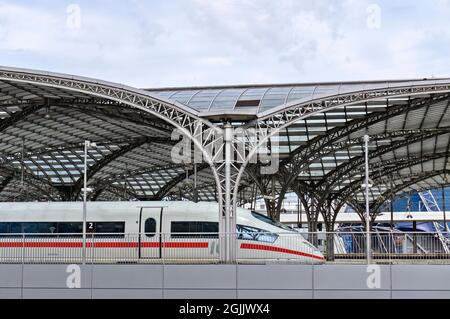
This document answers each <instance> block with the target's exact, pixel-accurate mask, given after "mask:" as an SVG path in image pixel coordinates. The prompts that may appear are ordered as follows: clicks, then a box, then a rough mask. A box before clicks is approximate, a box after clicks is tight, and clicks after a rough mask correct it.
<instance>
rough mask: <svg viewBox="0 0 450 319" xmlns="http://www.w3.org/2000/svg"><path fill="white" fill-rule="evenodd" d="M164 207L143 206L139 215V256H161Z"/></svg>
mask: <svg viewBox="0 0 450 319" xmlns="http://www.w3.org/2000/svg"><path fill="white" fill-rule="evenodd" d="M162 218H163V207H143V208H141V212H140V217H139V258H161V249H162V233H161V230H162Z"/></svg>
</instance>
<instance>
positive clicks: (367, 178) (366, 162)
mask: <svg viewBox="0 0 450 319" xmlns="http://www.w3.org/2000/svg"><path fill="white" fill-rule="evenodd" d="M369 140H370V137H369V135H364V151H365V164H366V165H365V166H366V182H365V185H364V186H365V189H366V254H367V264H368V265H370V207H369Z"/></svg>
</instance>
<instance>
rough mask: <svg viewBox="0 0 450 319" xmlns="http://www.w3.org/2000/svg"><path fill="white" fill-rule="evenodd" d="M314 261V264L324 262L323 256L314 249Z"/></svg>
mask: <svg viewBox="0 0 450 319" xmlns="http://www.w3.org/2000/svg"><path fill="white" fill-rule="evenodd" d="M314 261H315V262H314V263H315V264H323V263H324V262H325V256H324V255H323V254H322V252H321V251H320V250H315V251H314Z"/></svg>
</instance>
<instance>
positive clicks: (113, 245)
mask: <svg viewBox="0 0 450 319" xmlns="http://www.w3.org/2000/svg"><path fill="white" fill-rule="evenodd" d="M160 246H162V247H164V248H208V243H206V242H203V243H186V242H168V243H162V245H160V244H159V243H141V248H159V247H160ZM23 247H24V248H82V247H83V243H80V242H73V243H71V242H53V243H30V242H26V243H22V242H3V243H2V242H0V248H23ZM86 247H88V248H91V247H94V248H138V247H139V243H136V242H123V243H122V242H99V243H94V244H93V245H92V243H86Z"/></svg>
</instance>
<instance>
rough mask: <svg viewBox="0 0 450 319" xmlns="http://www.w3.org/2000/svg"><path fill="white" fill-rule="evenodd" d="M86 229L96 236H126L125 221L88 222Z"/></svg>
mask: <svg viewBox="0 0 450 319" xmlns="http://www.w3.org/2000/svg"><path fill="white" fill-rule="evenodd" d="M86 230H87V232H88V233H89V234H95V237H114V238H118V237H125V222H87V223H86Z"/></svg>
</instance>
